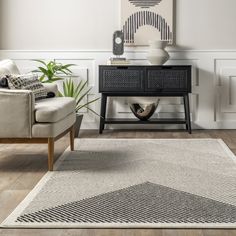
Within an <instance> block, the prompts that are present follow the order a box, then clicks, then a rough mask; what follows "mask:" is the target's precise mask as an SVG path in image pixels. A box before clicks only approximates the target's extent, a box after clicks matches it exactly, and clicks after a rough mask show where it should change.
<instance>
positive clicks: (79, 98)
mask: <svg viewBox="0 0 236 236" xmlns="http://www.w3.org/2000/svg"><path fill="white" fill-rule="evenodd" d="M87 85H88V82H87V81H83V80H81V81H80V82H79V83H78V84H77V85H76V84H75V82H74V81H73V79H72V78H70V79H66V80H65V81H63V92H59V96H61V97H72V98H74V99H75V101H76V108H75V111H76V123H75V137H78V135H79V130H80V126H81V123H82V119H83V115H82V114H80V113H79V111H81V109H83V108H86V109H88V110H89V111H91V112H92V113H94V114H95V115H98V114H97V113H96V112H95V111H94V110H92V109H91V108H90V107H89V105H90V104H91V103H94V102H96V101H97V100H99V99H100V98H95V99H93V100H91V101H88V102H85V103H83V99H84V98H85V97H86V96H87V95H88V94H89V92H90V91H91V89H92V88H88V86H87ZM98 116H99V115H98Z"/></svg>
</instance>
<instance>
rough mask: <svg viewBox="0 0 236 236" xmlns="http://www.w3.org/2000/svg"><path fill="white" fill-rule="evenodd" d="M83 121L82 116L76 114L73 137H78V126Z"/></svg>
mask: <svg viewBox="0 0 236 236" xmlns="http://www.w3.org/2000/svg"><path fill="white" fill-rule="evenodd" d="M82 120H83V115H80V114H76V121H75V137H76V138H78V137H79V131H80V126H81V123H82Z"/></svg>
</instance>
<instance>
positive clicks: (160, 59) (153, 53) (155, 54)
mask: <svg viewBox="0 0 236 236" xmlns="http://www.w3.org/2000/svg"><path fill="white" fill-rule="evenodd" d="M149 44H150V47H149V51H148V54H147V59H148V61H149V62H150V63H151V64H152V65H163V64H165V63H166V62H167V61H168V60H169V58H170V56H169V53H168V52H167V51H166V50H165V48H166V46H167V44H168V42H167V41H160V40H154V41H150V42H149Z"/></svg>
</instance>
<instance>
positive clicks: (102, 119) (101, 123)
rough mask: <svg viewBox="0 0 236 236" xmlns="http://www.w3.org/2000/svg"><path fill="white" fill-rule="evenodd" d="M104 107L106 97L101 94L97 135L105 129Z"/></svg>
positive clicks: (105, 105)
mask: <svg viewBox="0 0 236 236" xmlns="http://www.w3.org/2000/svg"><path fill="white" fill-rule="evenodd" d="M106 107H107V96H106V95H104V94H102V100H101V113H100V116H101V117H100V128H99V134H102V132H103V130H104V128H105V119H106Z"/></svg>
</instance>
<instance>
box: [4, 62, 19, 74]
mask: <svg viewBox="0 0 236 236" xmlns="http://www.w3.org/2000/svg"><path fill="white" fill-rule="evenodd" d="M8 74H16V75H17V74H20V71H19V70H18V68H17V66H16V64H15V63H14V62H13V61H12V60H3V61H0V76H4V75H8Z"/></svg>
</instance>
